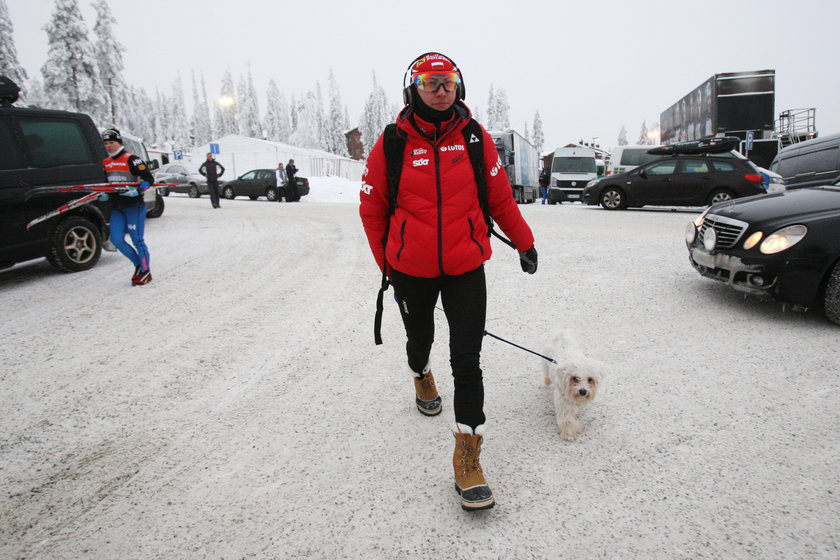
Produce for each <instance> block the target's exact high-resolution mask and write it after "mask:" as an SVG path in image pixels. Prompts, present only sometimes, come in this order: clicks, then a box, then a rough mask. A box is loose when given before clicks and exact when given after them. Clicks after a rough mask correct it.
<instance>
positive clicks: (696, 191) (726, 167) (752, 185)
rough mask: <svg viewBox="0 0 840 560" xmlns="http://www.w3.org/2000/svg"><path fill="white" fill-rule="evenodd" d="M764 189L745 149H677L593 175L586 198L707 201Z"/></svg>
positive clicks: (611, 203)
mask: <svg viewBox="0 0 840 560" xmlns="http://www.w3.org/2000/svg"><path fill="white" fill-rule="evenodd" d="M764 192H765V190H764V187H763V185H762V177H761V173H760V172H759V170H758V168H757V167H756V166H755V165H754V164H753V163H752V162H751V161H749V160H748V159H744V158H743V157H741V156H740V155H735V154H734V153H722V154H715V155H708V154H693V155H672V156H668V157H663V158H662V159H659V160H656V161H652V162H650V163H647V164H645V165H642V166H640V167H637V168H635V169H633V170H632V171H628V172H627V173H621V174H619V175H610V176H609V177H605V178H603V179H595V180H593V181H590V182H589V183H588V184H587V185H586V188H585V189H584V190H583V202H584V203H586V204H590V205H597V204H600V205H601V206H603V207H604V208H605V209H607V210H623V209H625V208H627V207H641V206H646V205H653V206H705V205H707V204H714V203H716V202H721V201H724V200H731V199H734V198H741V197H744V196H752V195H755V194H762V193H764Z"/></svg>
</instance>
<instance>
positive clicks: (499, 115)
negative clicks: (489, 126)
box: [496, 88, 510, 130]
mask: <svg viewBox="0 0 840 560" xmlns="http://www.w3.org/2000/svg"><path fill="white" fill-rule="evenodd" d="M496 119H497V121H496V125H497V127H496V128H497V129H498V130H507V129H509V128H510V103H508V98H507V93H505V90H503V89H502V88H499V89H498V90H497V91H496Z"/></svg>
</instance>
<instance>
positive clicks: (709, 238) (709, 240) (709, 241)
mask: <svg viewBox="0 0 840 560" xmlns="http://www.w3.org/2000/svg"><path fill="white" fill-rule="evenodd" d="M703 247H705V248H706V250H707V251H708V252H710V253H711V252H712V251H714V250H715V247H717V232H716V231H715V229H714V228H706V231H705V232H703Z"/></svg>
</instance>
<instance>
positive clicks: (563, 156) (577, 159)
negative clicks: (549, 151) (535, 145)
mask: <svg viewBox="0 0 840 560" xmlns="http://www.w3.org/2000/svg"><path fill="white" fill-rule="evenodd" d="M595 160H596V157H595V150H593V149H592V148H584V147H580V146H573V147H567V148H557V149H556V150H554V159H552V161H551V183H550V184H549V187H548V203H549V204H557V203H558V202H559V203H561V204H562V203H563V202H581V195H582V194H583V189H584V187H586V183H588V182H589V181H591V180H592V179H596V178H597V177H598V171H597V165H596V161H595Z"/></svg>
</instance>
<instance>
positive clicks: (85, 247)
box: [47, 216, 102, 272]
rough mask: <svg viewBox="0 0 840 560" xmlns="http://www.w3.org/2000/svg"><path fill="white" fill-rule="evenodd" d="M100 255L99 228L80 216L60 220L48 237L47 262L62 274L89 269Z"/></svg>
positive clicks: (100, 240) (100, 236) (100, 235)
mask: <svg viewBox="0 0 840 560" xmlns="http://www.w3.org/2000/svg"><path fill="white" fill-rule="evenodd" d="M101 254H102V234H101V233H100V231H99V227H98V226H97V225H96V224H94V223H93V222H91V221H90V220H88V219H87V218H83V217H82V216H71V217H69V218H67V219H66V220H62V221H61V222H60V223H59V224H58V225H57V226H56V228H55V230H53V232H52V235H50V244H49V251H48V252H47V260H48V261H49V262H50V264H52V265H53V266H54V267H56V268H57V269H58V270H60V271H62V272H80V271H82V270H88V269H91V268H93V266H94V265H95V264H96V263H97V262H98V261H99V256H100V255H101Z"/></svg>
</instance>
